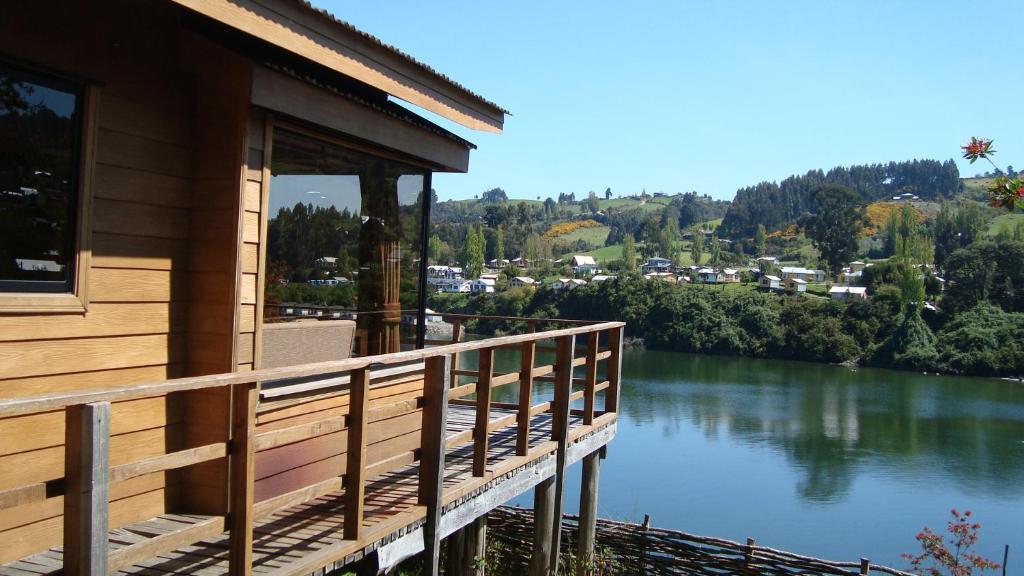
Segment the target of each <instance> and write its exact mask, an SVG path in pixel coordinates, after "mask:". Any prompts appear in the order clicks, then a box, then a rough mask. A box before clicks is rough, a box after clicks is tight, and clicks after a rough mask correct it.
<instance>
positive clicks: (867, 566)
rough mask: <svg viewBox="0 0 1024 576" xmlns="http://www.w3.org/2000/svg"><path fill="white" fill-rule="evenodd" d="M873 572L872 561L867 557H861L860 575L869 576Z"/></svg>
mask: <svg viewBox="0 0 1024 576" xmlns="http://www.w3.org/2000/svg"><path fill="white" fill-rule="evenodd" d="M869 574H871V561H870V560H868V559H867V558H861V559H860V576H868V575H869Z"/></svg>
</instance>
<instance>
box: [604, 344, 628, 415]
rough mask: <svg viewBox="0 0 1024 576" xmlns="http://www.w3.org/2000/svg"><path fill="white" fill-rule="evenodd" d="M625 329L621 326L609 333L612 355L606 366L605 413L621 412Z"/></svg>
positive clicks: (609, 346) (609, 345)
mask: <svg viewBox="0 0 1024 576" xmlns="http://www.w3.org/2000/svg"><path fill="white" fill-rule="evenodd" d="M624 329H625V328H624V327H622V326H620V327H618V328H612V329H611V330H609V331H608V348H609V351H610V352H611V353H612V355H611V356H609V357H608V361H607V363H606V364H605V371H606V372H607V380H608V389H607V390H605V392H604V411H605V412H618V411H619V383H620V381H621V379H622V335H623V330H624Z"/></svg>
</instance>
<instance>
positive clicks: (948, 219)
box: [934, 202, 960, 270]
mask: <svg viewBox="0 0 1024 576" xmlns="http://www.w3.org/2000/svg"><path fill="white" fill-rule="evenodd" d="M934 230H935V232H934V234H935V266H936V267H937V268H938V269H939V270H944V269H945V266H946V259H947V258H949V255H950V254H952V253H953V251H954V250H956V249H957V248H959V247H960V237H959V234H958V233H957V226H956V216H955V215H954V214H953V209H952V207H950V205H949V202H943V203H942V206H941V207H940V208H939V214H938V216H936V217H935V228H934Z"/></svg>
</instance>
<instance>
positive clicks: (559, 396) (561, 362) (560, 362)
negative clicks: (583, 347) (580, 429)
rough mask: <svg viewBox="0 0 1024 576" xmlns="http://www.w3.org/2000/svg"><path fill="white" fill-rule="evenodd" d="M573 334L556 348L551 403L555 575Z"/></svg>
mask: <svg viewBox="0 0 1024 576" xmlns="http://www.w3.org/2000/svg"><path fill="white" fill-rule="evenodd" d="M575 341H576V337H575V336H561V337H559V338H558V340H557V341H556V346H555V347H556V351H555V398H554V400H553V401H552V403H551V412H552V420H551V439H552V440H554V441H555V442H557V443H558V451H557V452H556V453H555V454H556V460H555V502H554V506H553V509H554V525H553V526H552V529H551V550H552V559H551V574H558V556H559V554H558V551H559V550H560V549H561V548H560V547H561V542H562V500H563V498H564V496H565V495H564V491H565V468H566V453H565V451H566V448H567V446H568V438H569V396H570V393H571V392H572V369H573V366H574V363H575V362H574V360H573V348H574V344H575Z"/></svg>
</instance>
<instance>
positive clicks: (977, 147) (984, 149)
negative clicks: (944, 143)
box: [961, 136, 995, 164]
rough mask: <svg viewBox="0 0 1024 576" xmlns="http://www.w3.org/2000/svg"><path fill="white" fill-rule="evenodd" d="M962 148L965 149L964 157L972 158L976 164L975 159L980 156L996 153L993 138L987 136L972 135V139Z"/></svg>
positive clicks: (972, 161) (972, 162)
mask: <svg viewBox="0 0 1024 576" xmlns="http://www.w3.org/2000/svg"><path fill="white" fill-rule="evenodd" d="M961 148H962V149H963V151H964V158H965V159H967V160H970V161H971V164H974V161H975V160H977V159H978V158H988V156H989V155H990V154H995V150H993V149H992V140H987V139H985V138H975V137H973V136H972V137H971V141H970V142H968V143H967V145H966V146H961Z"/></svg>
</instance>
